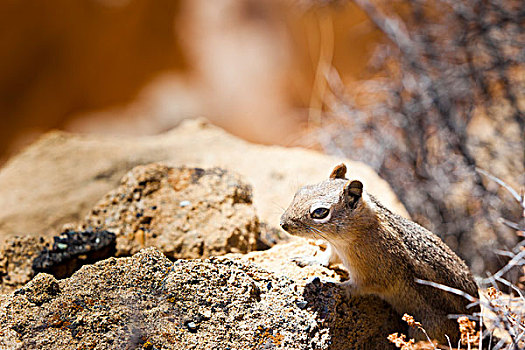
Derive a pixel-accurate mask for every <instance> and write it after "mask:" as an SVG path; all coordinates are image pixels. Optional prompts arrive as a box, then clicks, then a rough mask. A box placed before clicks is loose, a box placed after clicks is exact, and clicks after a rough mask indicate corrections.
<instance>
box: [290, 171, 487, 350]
mask: <svg viewBox="0 0 525 350" xmlns="http://www.w3.org/2000/svg"><path fill="white" fill-rule="evenodd" d="M345 174H346V166H345V165H344V164H340V165H338V166H337V167H335V169H334V170H333V171H332V173H331V175H330V178H329V179H328V180H325V181H323V182H321V183H318V184H316V185H312V186H305V187H302V188H301V189H299V191H297V193H296V194H295V197H294V199H293V201H292V204H291V205H290V206H289V207H288V209H287V210H286V211H285V212H284V214H283V215H282V216H281V222H280V224H281V227H282V228H283V229H284V230H285V231H287V232H288V233H290V234H292V235H296V236H302V237H309V238H317V239H318V238H322V239H324V240H326V241H327V242H328V243H329V247H330V249H327V251H328V252H330V254H331V256H330V257H329V258H327V259H325V260H324V261H321V263H322V264H324V265H328V264H329V263H332V262H337V261H338V260H340V261H341V262H342V263H343V265H344V266H345V267H346V269H347V270H348V272H349V280H348V281H346V282H344V284H345V287H347V288H348V291H349V293H350V294H351V295H359V294H374V295H377V296H379V297H380V298H382V299H384V300H385V301H387V302H388V303H390V304H391V305H392V307H393V308H394V309H395V310H396V311H397V312H398V313H399V314H400V315H403V314H405V313H407V314H409V315H411V316H413V317H414V318H415V319H416V320H417V321H419V322H421V323H422V325H423V327H424V328H425V330H426V332H427V333H428V336H429V337H430V338H432V339H435V340H437V341H439V342H440V343H443V344H447V339H446V337H445V335H447V336H448V337H449V338H450V340H451V341H452V343H453V344H454V343H456V344H457V341H458V340H459V338H460V333H459V329H458V324H457V322H456V320H455V319H451V318H449V317H448V315H450V314H472V312H474V311H478V312H479V306H477V307H471V308H470V309H467V305H468V304H469V302H468V300H466V299H465V298H464V297H462V296H459V295H456V294H452V293H450V292H447V291H444V290H442V289H438V288H435V287H432V286H428V285H423V284H421V283H418V282H416V279H419V280H426V281H431V282H435V283H439V284H442V285H445V286H448V287H452V288H456V289H459V290H461V291H463V292H465V293H467V294H469V295H471V296H473V297H475V298H478V297H479V295H478V288H477V285H476V282H475V281H474V278H473V276H472V274H471V272H470V271H469V269H468V267H467V266H466V265H465V263H464V262H463V261H462V260H461V259H460V258H459V257H458V256H457V255H456V254H455V253H454V252H453V251H452V250H451V249H450V248H449V247H448V246H447V245H446V244H445V243H443V241H442V240H441V239H440V238H439V237H437V236H436V235H435V234H433V233H432V232H430V231H428V230H427V229H425V228H423V227H421V226H419V225H418V224H416V223H415V222H412V221H410V220H407V219H405V218H403V217H401V216H398V215H396V214H394V213H392V212H391V211H390V210H388V209H387V208H385V207H384V206H383V205H382V204H381V203H379V202H378V200H377V199H375V198H374V197H373V196H372V195H370V194H368V193H367V192H365V191H364V190H363V184H362V183H361V182H360V181H357V180H354V181H350V180H348V179H346V178H345ZM410 336H411V337H414V338H415V339H416V340H426V336H425V335H424V333H422V332H421V331H420V330H418V329H415V330H412V329H411V331H410Z"/></svg>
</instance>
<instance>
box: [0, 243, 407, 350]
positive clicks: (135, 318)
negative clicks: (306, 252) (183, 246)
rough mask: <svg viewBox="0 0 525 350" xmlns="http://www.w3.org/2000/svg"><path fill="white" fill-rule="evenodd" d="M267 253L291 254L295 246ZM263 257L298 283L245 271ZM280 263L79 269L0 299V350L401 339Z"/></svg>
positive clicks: (360, 308) (376, 344)
mask: <svg viewBox="0 0 525 350" xmlns="http://www.w3.org/2000/svg"><path fill="white" fill-rule="evenodd" d="M300 243H302V242H300ZM300 247H303V248H300ZM276 248H279V252H281V253H282V252H284V251H286V250H288V252H290V251H293V252H294V253H295V252H297V250H298V249H304V245H300V244H299V243H297V242H293V243H290V245H277V246H276V247H275V248H272V249H271V250H273V249H276ZM307 249H309V248H308V246H307ZM258 254H262V255H260V256H259V255H258ZM268 254H270V255H272V256H273V257H274V260H273V262H274V263H275V262H276V261H277V260H280V261H281V264H282V265H283V266H288V265H289V266H288V267H286V268H284V269H282V272H286V271H292V270H293V269H299V270H298V271H303V273H301V272H300V273H299V274H298V275H295V276H291V275H290V276H286V275H285V274H283V273H280V274H277V273H274V272H271V271H268V270H265V269H263V268H261V267H260V266H257V265H255V264H254V263H252V262H250V261H249V260H250V259H251V260H260V259H264V257H265V256H267V255H268ZM279 254H280V253H278V254H272V253H271V252H270V251H265V252H262V253H260V252H254V253H250V254H249V257H245V258H244V259H241V258H238V257H236V256H231V257H219V258H210V259H207V260H177V261H175V262H171V261H169V260H168V259H167V258H166V257H165V256H164V255H163V254H162V253H161V252H160V251H158V250H156V249H154V248H147V249H144V250H142V251H140V252H139V253H137V254H135V255H134V256H133V257H128V258H110V259H107V260H104V261H101V262H98V263H96V264H94V265H86V266H83V267H82V268H81V269H80V270H79V271H77V272H76V273H74V274H73V275H72V276H71V277H70V278H67V279H64V280H60V281H58V282H57V283H58V289H57V288H51V289H50V288H49V286H50V285H53V284H54V280H53V279H52V278H51V277H50V276H48V275H43V274H41V275H38V276H37V278H35V280H33V281H32V282H31V284H28V285H27V286H26V287H24V288H23V289H22V290H26V291H27V292H25V293H23V292H18V293H13V294H10V295H3V296H0V348H2V347H4V348H19V349H22V348H38V349H71V348H103V349H106V348H112V349H119V348H131V349H135V348H139V347H143V348H150V349H153V348H155V349H181V348H184V349H232V350H233V349H333V350H338V349H349V348H367V349H368V348H370V349H385V348H393V347H392V346H391V345H390V344H388V341H387V340H386V335H387V334H388V333H390V332H393V331H404V330H405V329H404V327H403V325H401V324H400V323H399V322H398V321H397V320H399V316H398V315H396V314H395V313H393V312H392V310H390V309H389V308H388V307H387V306H386V305H385V303H384V302H382V301H381V300H379V299H377V298H373V297H366V298H351V299H347V298H346V297H345V292H344V291H343V290H342V288H341V287H340V286H339V285H337V284H336V283H335V282H336V281H337V279H338V278H337V277H336V276H335V275H334V276H333V277H332V278H330V277H329V276H330V275H332V274H333V273H334V272H333V271H331V270H327V269H324V268H321V267H312V268H311V269H308V268H305V269H300V268H298V267H293V266H292V265H293V263H292V262H290V261H289V259H284V260H283V259H280V258H278V256H279ZM275 266H276V265H275ZM313 269H321V270H323V269H324V270H325V271H324V273H321V274H320V277H321V278H320V279H319V280H318V281H317V282H316V283H308V282H307V281H306V280H305V279H303V277H305V276H306V274H307V273H306V272H305V271H310V272H311V271H313ZM269 284H271V286H272V287H271V288H270V289H268V288H267V286H268V285H269ZM39 285H42V287H39ZM37 290H43V291H44V292H42V294H45V295H46V296H45V297H44V298H41V299H38V300H35V299H34V296H33V295H34V292H32V293H30V292H29V291H37ZM49 291H51V293H50V292H49ZM51 294H52V295H51ZM297 301H306V302H307V305H306V307H304V308H300V307H298V306H297Z"/></svg>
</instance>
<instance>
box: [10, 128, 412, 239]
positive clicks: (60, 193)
mask: <svg viewBox="0 0 525 350" xmlns="http://www.w3.org/2000/svg"><path fill="white" fill-rule="evenodd" d="M343 160H344V159H341V158H334V157H330V156H326V155H323V154H321V153H318V152H314V151H309V150H304V149H289V148H283V147H275V146H273V147H272V146H261V145H254V144H250V143H248V142H245V141H242V140H240V139H238V138H236V137H233V136H231V135H229V134H227V133H226V132H224V131H222V130H221V129H219V128H217V127H214V126H212V125H210V124H208V123H206V122H204V121H202V120H189V121H186V122H184V123H183V124H182V125H181V126H180V127H178V128H176V129H173V130H171V131H169V132H167V133H165V134H162V135H157V136H152V137H119V138H115V137H99V136H85V135H73V134H67V133H62V132H54V133H50V134H47V135H46V136H44V137H43V138H41V139H40V140H39V141H38V142H36V143H35V144H33V145H32V146H30V147H28V148H27V149H26V150H24V151H23V152H22V153H21V154H19V155H18V156H16V157H14V158H12V159H11V160H10V161H9V162H8V163H7V164H6V165H5V166H4V168H3V169H1V170H0V239H1V240H5V239H6V238H8V237H13V236H15V235H17V234H18V235H19V234H33V235H35V236H40V235H45V236H47V237H50V236H52V235H56V234H58V233H59V232H58V231H59V229H60V228H61V227H62V226H63V225H64V224H66V223H71V222H77V221H79V220H81V219H82V218H83V217H84V216H85V215H87V214H88V213H89V211H90V210H91V208H92V207H93V206H94V205H95V204H96V203H97V201H99V200H100V199H101V198H102V197H103V196H104V195H105V194H106V193H107V192H109V191H110V190H112V189H114V188H116V187H117V186H118V184H119V181H120V179H121V178H122V176H124V174H126V172H128V171H129V170H131V169H132V168H133V167H135V166H137V165H143V164H148V163H152V162H159V161H162V162H165V163H166V164H167V165H172V166H182V165H185V166H189V167H203V168H210V167H216V166H218V167H221V168H224V169H228V170H231V171H234V172H236V173H238V174H240V175H241V176H243V178H244V179H245V180H246V181H247V182H248V183H249V184H250V185H252V186H253V189H254V204H255V207H256V209H257V213H258V215H259V217H260V218H261V221H263V222H267V223H268V224H270V225H271V226H274V227H275V226H277V225H278V220H279V216H280V215H281V213H282V211H283V208H285V207H286V206H288V204H289V202H290V201H291V199H292V197H293V194H294V193H295V191H296V190H297V188H298V187H299V186H301V185H304V184H311V183H316V182H318V181H320V180H322V179H325V178H326V177H327V176H328V175H329V173H330V171H331V169H332V168H333V166H334V165H336V164H338V163H340V162H341V161H343ZM344 161H345V163H346V164H347V166H348V168H349V176H351V177H356V178H359V179H361V180H362V181H363V182H364V183H365V186H367V189H368V190H369V192H371V193H372V194H374V195H376V196H377V197H378V198H379V199H380V200H381V201H382V202H383V203H384V204H385V205H386V206H387V207H389V208H391V209H392V210H393V211H395V212H397V213H399V214H402V215H405V216H407V215H408V214H407V213H406V211H405V209H404V207H403V206H402V205H401V204H400V203H399V201H398V200H397V199H396V197H395V195H394V193H393V192H392V190H391V189H390V187H389V186H388V184H387V183H386V182H385V181H383V180H382V179H381V178H379V176H377V174H376V173H375V172H374V171H373V170H372V169H371V168H370V167H368V166H366V165H364V164H362V163H359V162H353V161H348V160H344Z"/></svg>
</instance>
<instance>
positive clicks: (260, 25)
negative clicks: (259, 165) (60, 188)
mask: <svg viewBox="0 0 525 350" xmlns="http://www.w3.org/2000/svg"><path fill="white" fill-rule="evenodd" d="M319 3H322V2H317V3H316V5H314V4H313V3H309V2H306V1H304V2H299V1H291V0H272V1H259V0H220V1H204V0H180V1H170V0H156V1H146V0H77V1H70V0H54V1H14V0H8V1H2V2H1V3H0V27H1V30H0V47H1V53H2V54H1V55H0V70H1V71H0V103H1V111H2V114H1V115H2V124H3V126H2V128H1V129H0V163H1V162H3V161H5V160H6V159H7V158H8V157H9V156H11V155H13V154H14V153H16V152H17V151H19V150H20V149H21V148H22V147H23V146H25V145H27V144H28V143H30V142H31V141H33V140H34V139H35V138H36V137H38V136H39V135H40V134H42V133H44V132H46V131H48V130H50V129H56V128H58V129H63V130H69V131H74V132H89V133H105V134H115V135H118V134H131V135H141V134H155V133H159V132H162V131H165V130H167V129H170V128H172V127H174V126H176V125H177V124H178V122H179V121H180V120H181V119H183V118H187V117H195V116H204V117H206V118H208V119H210V120H211V121H212V122H213V123H215V124H217V125H219V126H221V127H223V128H225V129H226V130H228V131H229V132H232V133H234V134H236V135H239V136H241V137H243V138H245V139H247V140H250V141H254V142H259V143H266V144H284V145H291V144H297V143H298V140H299V139H300V138H301V132H302V131H303V130H304V129H305V127H306V126H307V124H308V120H309V117H310V120H312V119H311V115H312V112H313V114H315V111H316V110H320V109H322V107H323V106H322V100H323V99H322V97H321V96H322V94H323V89H324V87H323V81H324V79H322V78H320V77H319V71H320V68H323V67H322V65H323V64H332V65H333V66H334V67H335V68H336V69H337V71H338V72H339V73H340V75H341V77H342V79H343V81H344V82H345V83H348V82H350V81H352V80H356V79H360V78H364V76H363V75H364V74H366V73H365V71H366V69H365V68H366V66H367V63H368V61H369V57H370V55H371V53H372V52H373V50H374V48H375V47H376V45H377V44H378V43H381V41H382V40H384V38H383V36H382V33H381V32H380V31H378V30H377V29H376V28H375V27H374V26H373V25H372V24H371V22H370V21H369V20H368V19H367V17H366V16H365V14H364V13H363V12H362V11H360V10H359V8H357V7H356V6H355V5H354V4H353V3H345V4H338V3H336V4H333V3H332V4H329V5H319Z"/></svg>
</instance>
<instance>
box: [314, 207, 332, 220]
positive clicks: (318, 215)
mask: <svg viewBox="0 0 525 350" xmlns="http://www.w3.org/2000/svg"><path fill="white" fill-rule="evenodd" d="M328 213H330V210H329V209H328V208H317V209H315V210H314V211H312V212H311V213H310V216H311V217H312V219H324V218H325V217H327V216H328Z"/></svg>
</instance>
